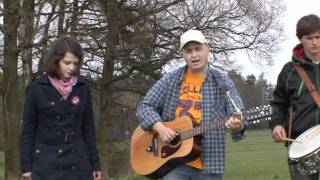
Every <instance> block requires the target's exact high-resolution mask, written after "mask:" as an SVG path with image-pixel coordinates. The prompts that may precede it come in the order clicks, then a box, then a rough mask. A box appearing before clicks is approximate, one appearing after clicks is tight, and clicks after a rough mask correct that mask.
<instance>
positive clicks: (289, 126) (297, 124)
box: [270, 14, 320, 180]
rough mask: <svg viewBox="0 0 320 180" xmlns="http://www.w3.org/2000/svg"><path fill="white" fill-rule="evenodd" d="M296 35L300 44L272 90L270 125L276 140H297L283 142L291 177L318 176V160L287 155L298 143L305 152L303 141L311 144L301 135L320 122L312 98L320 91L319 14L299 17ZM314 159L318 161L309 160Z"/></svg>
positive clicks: (314, 178) (300, 179)
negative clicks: (285, 147)
mask: <svg viewBox="0 0 320 180" xmlns="http://www.w3.org/2000/svg"><path fill="white" fill-rule="evenodd" d="M296 36H297V38H298V40H299V41H300V44H298V45H297V46H296V47H294V49H293V55H292V61H290V62H288V63H286V64H285V65H284V67H283V69H282V71H281V72H280V74H279V76H278V81H277V85H276V88H275V90H274V92H273V100H272V101H271V106H272V111H273V113H272V119H271V121H270V127H271V129H272V137H273V139H274V141H275V142H285V141H286V142H288V140H291V139H296V138H297V139H296V140H298V141H299V142H293V143H292V144H291V145H290V144H289V143H285V144H286V146H289V145H290V146H289V158H288V165H289V171H290V175H291V178H292V180H318V178H319V169H320V164H318V165H315V166H310V167H308V166H304V165H306V164H302V163H303V162H302V161H301V162H299V160H298V159H299V158H297V159H292V158H290V150H294V151H296V149H294V148H291V147H292V145H298V146H300V148H299V151H306V152H308V150H304V149H305V148H308V147H307V146H306V144H310V142H308V143H307V142H306V141H307V140H308V138H300V137H301V136H303V135H304V134H306V132H308V130H309V129H310V128H312V127H314V126H316V125H317V124H320V108H319V106H317V103H316V101H315V100H314V98H315V97H316V96H319V95H318V93H317V92H319V91H320V64H319V63H320V18H319V17H318V16H317V15H314V14H311V15H307V16H304V17H302V18H301V19H299V21H298V22H297V26H296ZM301 72H305V73H306V74H307V76H303V75H301V74H302V73H301ZM304 77H307V78H308V79H309V80H310V81H309V82H308V80H306V78H304ZM310 84H311V85H314V88H315V89H314V91H313V90H312V91H310V90H309V88H310V86H309V85H310ZM311 93H316V94H311ZM303 133H304V134H303ZM307 134H308V133H307ZM310 135H311V134H310ZM312 136H314V135H312ZM303 141H305V142H303ZM299 143H300V144H301V145H299ZM303 153H304V152H299V154H303ZM291 154H292V153H291ZM293 154H297V153H296V152H293ZM311 161H312V160H311ZM314 163H319V162H313V163H311V164H314Z"/></svg>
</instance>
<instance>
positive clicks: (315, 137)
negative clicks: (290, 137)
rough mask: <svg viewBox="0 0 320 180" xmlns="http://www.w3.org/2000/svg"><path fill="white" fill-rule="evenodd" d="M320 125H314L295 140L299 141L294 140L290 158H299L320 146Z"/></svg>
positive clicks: (290, 148)
mask: <svg viewBox="0 0 320 180" xmlns="http://www.w3.org/2000/svg"><path fill="white" fill-rule="evenodd" d="M319 139H320V125H317V126H314V127H312V128H310V129H308V130H307V131H305V132H304V133H302V134H301V135H300V136H298V137H297V138H296V139H295V140H297V141H299V142H293V143H292V144H291V145H290V147H289V158H290V159H297V158H300V157H303V156H306V155H308V154H310V153H312V152H314V151H315V150H317V149H318V148H320V141H319Z"/></svg>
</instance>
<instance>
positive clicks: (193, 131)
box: [180, 118, 228, 140]
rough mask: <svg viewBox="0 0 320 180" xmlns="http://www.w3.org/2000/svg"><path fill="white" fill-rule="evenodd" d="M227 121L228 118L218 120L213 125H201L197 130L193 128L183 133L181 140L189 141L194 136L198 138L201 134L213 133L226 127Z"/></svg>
mask: <svg viewBox="0 0 320 180" xmlns="http://www.w3.org/2000/svg"><path fill="white" fill-rule="evenodd" d="M227 119H228V118H222V119H219V120H216V121H214V122H212V123H208V124H201V125H199V126H197V127H195V128H192V129H190V130H188V131H184V132H181V133H180V138H181V140H184V139H189V138H192V137H193V136H197V135H199V134H203V133H206V132H208V131H211V130H213V129H216V128H221V127H223V126H224V124H225V122H226V120H227Z"/></svg>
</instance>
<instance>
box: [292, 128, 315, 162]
mask: <svg viewBox="0 0 320 180" xmlns="http://www.w3.org/2000/svg"><path fill="white" fill-rule="evenodd" d="M317 128H320V124H318V125H315V126H313V127H311V128H309V129H308V130H306V131H305V132H303V133H302V134H300V135H299V136H298V137H297V138H296V139H295V140H297V141H299V139H301V138H302V137H303V135H305V134H307V133H309V132H310V131H312V130H313V129H317ZM295 143H297V142H293V143H291V144H290V146H289V150H288V157H289V158H290V159H291V160H299V159H301V158H305V157H307V156H309V155H311V154H313V153H314V152H317V151H319V150H320V149H319V148H320V147H319V148H318V149H319V150H318V149H315V150H313V151H311V152H309V153H307V154H305V155H303V156H300V157H295V158H293V157H291V156H290V150H291V149H292V147H293V146H294V144H295Z"/></svg>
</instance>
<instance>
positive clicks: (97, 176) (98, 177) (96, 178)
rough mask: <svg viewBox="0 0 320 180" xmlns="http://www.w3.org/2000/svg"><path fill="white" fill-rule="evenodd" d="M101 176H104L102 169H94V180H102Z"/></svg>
mask: <svg viewBox="0 0 320 180" xmlns="http://www.w3.org/2000/svg"><path fill="white" fill-rule="evenodd" d="M101 178H102V173H101V171H93V179H94V180H101Z"/></svg>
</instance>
